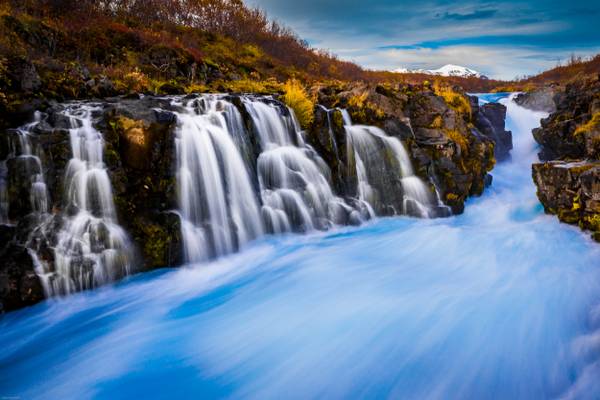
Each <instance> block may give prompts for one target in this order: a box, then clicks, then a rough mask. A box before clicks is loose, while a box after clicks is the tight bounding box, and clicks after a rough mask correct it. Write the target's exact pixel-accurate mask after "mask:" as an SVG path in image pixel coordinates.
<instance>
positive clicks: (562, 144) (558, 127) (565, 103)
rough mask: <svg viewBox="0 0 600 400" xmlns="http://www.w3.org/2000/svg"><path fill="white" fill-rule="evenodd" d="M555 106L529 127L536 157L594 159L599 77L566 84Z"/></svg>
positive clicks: (599, 121) (599, 110)
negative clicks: (537, 148) (538, 147)
mask: <svg viewBox="0 0 600 400" xmlns="http://www.w3.org/2000/svg"><path fill="white" fill-rule="evenodd" d="M556 101H557V104H558V105H557V109H556V112H554V113H553V114H552V115H550V117H548V118H546V119H544V120H543V121H542V125H541V127H540V128H537V129H535V130H534V131H533V136H534V138H535V140H536V141H537V142H538V143H539V144H540V145H541V147H542V150H541V152H540V159H541V160H543V161H548V160H555V159H583V158H591V159H597V158H598V155H599V150H600V148H599V147H598V142H599V139H598V138H599V136H600V79H594V80H588V81H581V82H577V83H573V84H569V85H567V86H566V87H565V90H564V92H562V93H560V94H559V95H557V97H556Z"/></svg>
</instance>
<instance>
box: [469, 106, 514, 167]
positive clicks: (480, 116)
mask: <svg viewBox="0 0 600 400" xmlns="http://www.w3.org/2000/svg"><path fill="white" fill-rule="evenodd" d="M473 99H475V101H473ZM476 99H477V98H476V97H475V96H471V109H472V110H473V119H474V122H475V126H476V127H477V129H478V130H479V131H480V132H481V133H483V134H484V135H485V136H486V137H488V138H489V139H491V140H492V141H493V142H494V143H495V146H494V156H495V157H496V160H497V161H503V160H506V159H507V158H509V156H510V151H511V150H512V148H513V144H512V132H510V131H507V130H506V129H505V120H506V106H504V105H503V104H500V103H486V104H484V105H483V106H479V105H477V106H474V103H477V100H476Z"/></svg>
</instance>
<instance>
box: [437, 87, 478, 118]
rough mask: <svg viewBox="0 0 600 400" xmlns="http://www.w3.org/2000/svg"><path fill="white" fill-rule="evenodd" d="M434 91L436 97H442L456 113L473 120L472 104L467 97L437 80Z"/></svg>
mask: <svg viewBox="0 0 600 400" xmlns="http://www.w3.org/2000/svg"><path fill="white" fill-rule="evenodd" d="M433 91H434V93H435V94H436V95H438V96H440V97H442V98H443V99H444V101H445V102H446V104H448V106H449V107H450V108H452V109H453V110H454V111H456V112H457V113H459V114H461V115H463V116H467V118H468V119H469V120H470V119H471V112H472V111H471V104H470V103H469V100H468V99H467V98H466V96H464V95H463V94H461V93H458V92H456V91H455V90H454V89H452V88H451V87H450V86H448V85H446V84H444V83H442V82H440V81H437V80H436V81H435V82H434V84H433Z"/></svg>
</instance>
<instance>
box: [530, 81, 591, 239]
mask: <svg viewBox="0 0 600 400" xmlns="http://www.w3.org/2000/svg"><path fill="white" fill-rule="evenodd" d="M556 99H557V110H556V112H554V113H553V114H551V115H550V116H549V117H548V118H547V119H545V120H543V121H542V126H541V127H540V128H538V129H535V130H534V131H533V135H534V138H535V139H536V141H537V142H538V143H540V144H541V145H542V151H541V153H540V159H542V160H544V161H548V160H551V161H549V162H545V163H538V164H534V165H533V180H534V182H535V184H536V185H537V188H538V198H539V199H540V201H541V202H542V204H543V205H544V208H545V210H546V212H548V213H550V214H556V215H557V216H558V218H559V219H560V220H561V221H562V222H565V223H569V224H576V225H579V226H580V227H581V228H582V229H585V230H589V231H591V232H592V236H593V238H594V239H596V240H597V241H600V161H599V160H600V145H599V142H600V140H599V139H600V80H598V79H596V80H591V81H582V82H577V83H574V84H570V85H567V87H566V88H565V92H564V93H563V94H561V95H558V96H556ZM560 160H565V161H560Z"/></svg>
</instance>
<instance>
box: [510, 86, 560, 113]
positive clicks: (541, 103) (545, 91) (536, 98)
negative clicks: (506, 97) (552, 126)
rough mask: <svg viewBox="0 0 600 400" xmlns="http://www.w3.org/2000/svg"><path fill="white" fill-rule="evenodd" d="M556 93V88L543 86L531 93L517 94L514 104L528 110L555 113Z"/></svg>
mask: <svg viewBox="0 0 600 400" xmlns="http://www.w3.org/2000/svg"><path fill="white" fill-rule="evenodd" d="M557 91H558V88H557V87H556V86H544V87H542V88H540V89H537V90H534V91H531V92H524V93H520V94H518V95H517V96H516V97H515V103H517V104H518V105H520V106H522V107H525V108H527V109H529V110H533V111H545V112H547V113H553V112H555V111H556V102H555V96H556V94H557Z"/></svg>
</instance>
